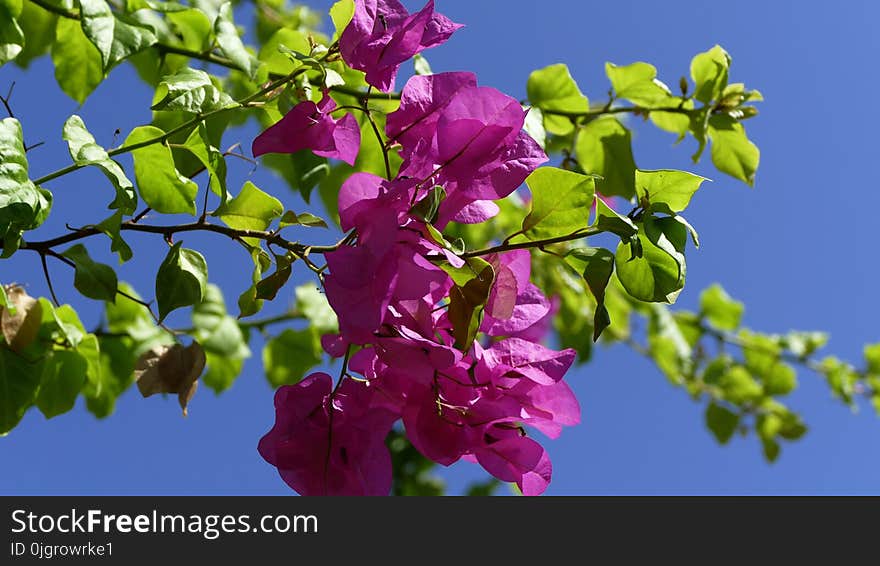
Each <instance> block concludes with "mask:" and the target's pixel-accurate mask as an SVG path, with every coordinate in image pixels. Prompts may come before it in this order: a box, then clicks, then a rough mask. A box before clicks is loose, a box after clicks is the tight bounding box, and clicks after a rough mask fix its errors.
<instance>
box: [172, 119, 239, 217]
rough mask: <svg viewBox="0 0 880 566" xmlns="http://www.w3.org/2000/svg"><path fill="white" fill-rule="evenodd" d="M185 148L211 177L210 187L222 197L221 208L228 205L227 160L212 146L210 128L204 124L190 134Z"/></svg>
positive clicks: (201, 123) (200, 124) (184, 145)
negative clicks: (209, 134)
mask: <svg viewBox="0 0 880 566" xmlns="http://www.w3.org/2000/svg"><path fill="white" fill-rule="evenodd" d="M183 147H184V148H185V149H186V150H187V151H189V152H190V153H192V154H193V155H194V156H195V157H196V159H198V160H199V161H200V162H201V164H202V166H204V168H205V169H206V170H207V171H208V174H210V176H211V182H210V187H211V190H212V191H214V194H216V195H218V196H219V197H220V206H223V205H224V204H226V201H227V199H228V194H229V191H228V189H227V187H226V158H224V157H223V153H222V152H221V151H220V150H219V149H217V148H216V147H214V146H213V145H212V144H211V141H210V138H209V136H208V127H207V126H206V125H205V123H204V122H200V123H199V127H198V128H196V129H194V130H193V131H192V133H190V135H189V137H188V138H187V139H186V141H185V142H184V143H183Z"/></svg>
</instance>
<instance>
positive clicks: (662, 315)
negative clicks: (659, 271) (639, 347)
mask: <svg viewBox="0 0 880 566" xmlns="http://www.w3.org/2000/svg"><path fill="white" fill-rule="evenodd" d="M649 313H650V318H649V325H648V351H649V353H650V355H651V357H652V358H653V359H654V363H656V364H657V367H658V368H660V370H661V371H662V372H663V373H664V374H665V375H666V377H667V378H668V379H669V381H670V382H671V383H674V384H676V385H681V384H682V382H683V380H684V379H690V378H691V376H692V375H693V370H694V362H693V348H692V347H691V345H690V343H689V342H688V340H687V337H686V336H685V334H684V332H683V331H682V325H680V324H679V321H678V320H676V318H675V317H674V316H672V313H671V312H670V311H669V309H668V308H666V307H665V306H664V305H661V304H652V305H651V306H650V311H649Z"/></svg>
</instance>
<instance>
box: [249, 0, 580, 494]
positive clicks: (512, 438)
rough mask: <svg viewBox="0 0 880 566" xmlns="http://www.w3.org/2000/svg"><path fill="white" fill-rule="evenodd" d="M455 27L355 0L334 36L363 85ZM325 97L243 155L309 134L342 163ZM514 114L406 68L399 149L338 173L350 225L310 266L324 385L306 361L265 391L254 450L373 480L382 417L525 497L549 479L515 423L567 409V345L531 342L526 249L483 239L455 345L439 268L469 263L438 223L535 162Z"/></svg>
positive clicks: (543, 311)
mask: <svg viewBox="0 0 880 566" xmlns="http://www.w3.org/2000/svg"><path fill="white" fill-rule="evenodd" d="M458 27H460V26H459V25H458V24H454V23H452V22H451V21H449V20H448V19H447V18H445V17H443V16H440V15H438V14H435V13H434V5H433V2H429V3H428V4H427V5H426V6H425V8H424V9H423V10H421V11H420V12H418V13H416V14H413V15H410V14H408V13H407V12H406V10H405V9H404V8H403V6H402V5H400V3H399V2H397V0H358V1H357V2H356V9H355V15H354V19H353V20H352V22H351V24H350V25H349V26H348V27H347V28H346V30H345V31H344V33H343V34H342V37H341V38H340V48H341V52H342V55H343V57H344V59H345V61H346V62H347V63H348V64H349V65H350V66H352V67H354V68H356V69H360V70H363V71H365V72H366V74H367V82H368V83H369V84H371V85H373V86H375V87H376V88H379V89H382V90H388V89H390V88H391V87H392V86H393V84H394V78H395V75H396V73H397V69H398V67H399V65H400V63H402V62H403V61H404V60H406V59H408V58H410V57H412V55H413V54H415V53H418V52H419V51H421V50H423V49H426V48H428V47H431V46H433V45H437V44H439V43H442V42H443V41H445V40H446V39H447V38H448V37H449V35H450V34H451V33H452V32H453V31H454V30H455V29H457V28H458ZM333 108H335V103H333V101H332V100H330V99H329V97H327V96H326V95H325V98H324V99H323V100H322V101H321V103H319V104H317V105H315V104H314V103H311V102H304V103H301V104H299V105H298V106H296V107H295V108H294V109H293V110H291V111H290V112H289V113H288V114H287V116H285V117H284V119H282V120H281V121H280V122H279V123H278V124H276V125H275V126H273V127H272V128H270V129H269V130H267V131H266V132H264V133H263V134H261V136H260V137H259V138H257V140H256V141H255V142H254V153H255V154H257V153H265V152H268V151H297V150H299V149H306V148H307V149H311V150H312V151H313V152H315V153H316V154H318V155H325V156H331V157H337V158H340V159H343V160H347V159H346V158H348V157H350V158H351V161H353V160H354V156H355V155H356V154H357V145H356V143H355V136H354V133H355V131H356V128H357V123H356V122H354V124H353V127H352V124H351V123H349V122H348V120H349V119H351V121H352V122H353V120H354V119H353V118H351V117H350V116H346V117H345V118H343V119H342V120H339V121H336V120H334V119H333V118H332V117H331V116H330V114H329V113H330V111H332V110H333ZM525 116H526V110H524V109H523V108H522V106H521V105H520V103H519V102H518V101H517V100H516V99H514V98H511V97H510V96H507V95H505V94H503V93H501V92H499V91H497V90H495V89H492V88H489V87H484V86H478V85H477V79H476V77H475V76H474V75H473V74H471V73H443V74H439V75H432V76H416V77H413V78H411V79H410V80H409V81H408V82H407V84H406V86H405V87H404V88H403V91H402V93H401V103H400V107H399V109H398V110H397V111H396V112H394V113H392V114H390V115H389V116H388V117H387V122H386V133H387V136H388V140H389V142H391V143H390V144H389V146H392V147H394V148H396V149H398V150H399V151H400V156H401V158H402V159H403V163H402V165H401V167H400V170H399V172H398V174H397V175H396V176H395V177H394V178H392V179H385V178H382V177H379V176H377V175H374V174H372V173H366V172H355V173H354V174H352V175H350V176H349V177H348V178H347V179H346V180H345V182H344V183H342V186H341V188H340V190H339V198H338V210H339V218H340V225H341V227H342V229H343V230H345V231H349V232H350V237H349V238H348V239H347V240H346V245H342V246H340V247H339V248H337V249H335V250H332V251H329V252H327V253H326V254H325V255H324V258H325V259H326V262H327V269H326V271H324V272H323V283H324V290H325V292H326V296H327V299H328V301H329V303H330V306H331V307H332V308H333V310H334V311H335V312H336V314H337V317H338V320H339V332H338V333H337V334H328V335H325V336H323V337H322V339H321V343H322V345H323V347H324V349H325V350H326V351H327V353H328V354H330V355H331V356H333V357H336V358H343V357H344V358H345V359H346V360H347V364H348V365H347V366H346V371H345V372H343V374H341V376H340V378H339V379H341V380H342V381H341V382H338V383H337V385H336V386H335V387H334V384H333V379H332V378H331V377H330V376H329V375H327V374H324V373H314V374H312V375H310V376H309V377H307V378H305V379H304V380H303V381H301V382H300V383H298V384H296V385H292V386H285V387H282V388H281V389H279V390H278V392H277V394H276V400H275V405H276V422H275V426H274V427H273V428H272V430H271V431H270V432H269V433H268V434H266V436H264V437H263V439H262V440H261V441H260V454H261V455H262V456H263V457H264V458H265V459H266V460H267V461H268V462H269V463H271V464H272V465H274V466H276V467H277V468H278V470H279V472H280V474H281V476H282V477H283V478H284V480H285V481H286V482H287V483H288V484H289V485H290V486H291V487H292V488H293V489H295V490H296V491H298V492H299V493H301V494H304V495H315V494H369V495H372V494H380V493H388V491H389V490H390V487H391V482H392V478H391V464H390V459H389V455H388V451H387V449H386V448H385V445H384V439H385V437H386V435H387V434H388V432H389V431H390V430H391V428H392V426H394V425H395V423H398V422H400V423H402V425H403V428H404V430H405V432H406V435H407V437H408V438H409V440H410V441H411V442H412V444H413V446H415V448H416V449H417V450H419V451H420V452H421V453H422V454H423V455H424V456H426V457H427V458H430V459H431V460H433V461H434V462H437V463H439V464H441V465H451V464H453V463H455V462H457V461H459V460H462V459H464V460H468V461H472V462H477V463H479V464H480V465H482V466H483V467H484V468H485V469H486V471H488V472H489V473H490V474H492V475H494V476H495V477H497V478H498V479H500V480H502V481H507V482H514V483H516V484H517V485H518V486H519V488H520V489H521V490H522V492H523V493H524V494H526V495H538V494H540V493H542V492H543V491H544V490H545V489H546V487H547V485H548V484H549V482H550V478H551V473H552V466H551V464H550V459H549V457H548V455H547V453H546V451H545V450H544V448H543V447H542V446H541V445H540V444H539V443H538V442H537V441H535V440H534V439H532V438H530V437H529V436H527V429H535V430H538V431H540V432H542V433H543V434H545V435H546V436H548V437H550V438H555V437H557V436H558V435H559V434H560V432H561V430H562V427H564V426H571V425H574V424H577V423H578V422H579V421H580V407H579V405H578V402H577V399H576V398H575V396H574V394H573V393H572V391H571V389H570V388H569V387H568V385H567V384H566V383H565V382H563V381H562V378H563V376H564V374H565V373H566V372H567V371H568V369H569V367H570V366H571V365H572V363H573V362H574V359H575V352H574V351H573V350H570V349H567V350H561V351H558V350H553V349H550V348H548V347H546V346H544V345H542V344H541V343H540V342H541V340H542V339H543V338H544V337H545V336H546V334H547V333H548V332H549V330H550V318H551V316H552V314H553V312H555V308H554V303H553V302H552V301H551V300H549V299H548V298H547V297H545V296H544V294H543V293H542V292H541V290H540V289H539V288H538V287H537V286H535V285H534V284H533V283H532V282H531V280H530V279H531V255H530V254H529V252H528V251H527V250H514V251H508V252H506V253H502V254H492V255H488V256H486V257H484V259H485V260H486V261H487V262H488V263H489V265H491V266H492V270H491V271H492V272H493V275H494V279H493V282H492V287H491V290H490V291H489V297H488V300H487V301H486V304H485V308H484V311H483V313H482V321H481V323H480V326H479V334H478V337H477V339H476V340H475V341H474V342H473V344H471V345H468V346H467V347H466V348H463V347H460V346H456V344H459V343H460V340H458V339H457V338H454V337H453V336H456V337H458V334H457V333H456V329H454V328H453V321H452V320H451V319H450V315H449V313H448V310H449V309H448V307H449V302H450V296H451V293H452V292H453V290H454V287H455V286H456V283H455V281H454V280H453V278H452V277H451V276H450V272H451V271H453V270H457V271H455V272H456V273H458V274H459V276H460V274H461V273H463V272H466V270H467V269H475V266H480V267H479V269H484V267H482V266H485V263H483V264H476V263H468V260H466V258H464V257H462V256H461V255H460V252H458V253H457V252H456V251H455V247H454V246H453V245H450V244H449V243H448V242H445V241H444V240H443V238H440V237H438V236H437V230H442V229H443V228H444V227H445V226H446V225H447V224H449V223H450V222H464V223H479V222H484V221H486V220H488V219H490V218H492V217H493V216H495V215H496V214H497V213H498V212H499V207H498V205H497V204H496V203H495V201H497V200H498V199H501V198H504V197H506V196H507V195H509V194H510V193H511V192H513V191H514V190H516V189H517V187H519V186H520V185H521V184H522V183H523V181H524V180H525V178H526V177H527V176H528V175H529V174H530V173H531V172H532V171H533V170H534V169H535V168H537V167H538V166H539V165H540V164H541V163H544V162H545V161H546V160H547V156H546V155H545V154H544V152H543V151H542V150H541V148H540V147H539V146H538V144H537V143H536V142H535V141H534V140H533V139H532V138H531V137H530V136H529V135H528V134H526V133H525V132H524V131H523V129H522V127H523V121H524V119H525ZM358 139H359V138H358ZM389 176H390V175H389ZM438 186H439V187H441V188H442V191H439V190H435V187H438ZM437 195H441V196H440V197H438V196H437ZM430 199H438V200H437V201H432V200H430ZM431 204H433V205H434V209H431V207H430V206H428V205H431ZM426 210H432V211H433V212H434V214H433V216H432V217H431V218H428V217H427V216H431V215H430V214H427V213H426ZM429 223H430V224H431V226H429ZM462 270H464V271H462ZM459 284H462V283H459Z"/></svg>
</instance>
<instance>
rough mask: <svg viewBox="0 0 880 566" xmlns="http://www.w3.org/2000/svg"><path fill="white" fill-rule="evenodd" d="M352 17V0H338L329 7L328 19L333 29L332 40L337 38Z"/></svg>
mask: <svg viewBox="0 0 880 566" xmlns="http://www.w3.org/2000/svg"><path fill="white" fill-rule="evenodd" d="M352 17H354V0H339V1H338V2H336V3H335V4H333V6H331V7H330V19H331V20H332V21H333V27H334V29H335V32H334V33H333V39H334V40H336V39H339V36H340V35H342V32H343V31H344V30H345V28H346V27H347V26H348V24H349V23H350V22H351V19H352Z"/></svg>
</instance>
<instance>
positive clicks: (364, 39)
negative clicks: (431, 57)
mask: <svg viewBox="0 0 880 566" xmlns="http://www.w3.org/2000/svg"><path fill="white" fill-rule="evenodd" d="M460 27H462V25H461V24H457V23H455V22H453V21H451V20H450V19H449V18H447V17H446V16H443V15H442V14H437V13H435V12H434V0H430V1H429V2H428V3H427V4H426V5H425V7H424V8H422V10H421V11H420V12H418V13H416V14H410V13H409V12H407V10H406V8H405V7H404V6H403V4H401V3H400V2H398V0H356V1H355V9H354V17H353V18H352V20H351V23H349V24H348V27H346V28H345V31H343V32H342V35H341V36H340V37H339V50H340V52H341V53H342V58H343V59H345V62H346V63H348V65H349V66H350V67H352V68H353V69H358V70H359V71H364V72H365V73H366V81H367V83H368V84H371V85H373V86H374V87H376V88H378V89H379V90H381V91H383V92H388V91H389V90H391V89H393V88H394V79H395V78H396V77H397V71H398V69H399V68H400V65H401V64H402V63H403V62H405V61H407V60H409V59H411V58H412V57H413V56H414V55H415V54H417V53H421V52H422V51H424V50H425V49H428V48H431V47H435V46H437V45H440V44H441V43H444V42H445V41H446V40H447V39H449V36H451V35H452V34H453V32H455V30H457V29H459V28H460Z"/></svg>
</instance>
